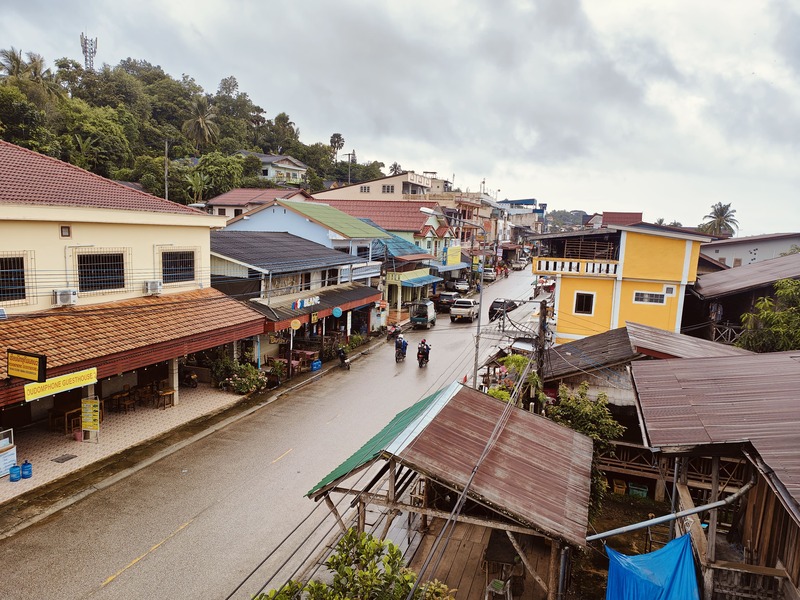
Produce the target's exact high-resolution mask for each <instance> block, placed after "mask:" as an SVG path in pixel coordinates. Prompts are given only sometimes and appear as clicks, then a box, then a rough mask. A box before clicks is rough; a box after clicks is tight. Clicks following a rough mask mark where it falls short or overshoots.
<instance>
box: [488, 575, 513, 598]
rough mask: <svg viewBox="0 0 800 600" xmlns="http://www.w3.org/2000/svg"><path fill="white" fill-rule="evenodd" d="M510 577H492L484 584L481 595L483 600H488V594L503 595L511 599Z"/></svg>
mask: <svg viewBox="0 0 800 600" xmlns="http://www.w3.org/2000/svg"><path fill="white" fill-rule="evenodd" d="M511 578H512V575H509V576H508V577H507V578H506V579H492V580H491V581H490V582H489V584H488V585H487V586H486V593H485V594H484V595H483V599H484V600H489V594H492V595H498V596H505V597H506V600H513V596H512V595H511Z"/></svg>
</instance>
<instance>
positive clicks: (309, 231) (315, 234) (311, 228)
mask: <svg viewBox="0 0 800 600" xmlns="http://www.w3.org/2000/svg"><path fill="white" fill-rule="evenodd" d="M226 229H230V230H232V231H288V232H289V233H291V234H292V235H296V236H297V237H301V238H303V239H306V240H309V241H312V242H316V243H317V244H321V245H323V246H325V247H326V248H333V240H332V239H331V238H330V236H329V235H328V229H327V228H326V227H323V226H322V225H318V224H317V223H313V222H312V221H309V220H308V219H306V218H305V217H303V216H300V215H298V214H297V213H295V212H292V211H291V210H289V209H287V208H283V207H282V206H270V207H267V208H264V209H262V210H259V211H258V212H256V213H253V214H252V215H250V216H249V218H247V219H239V220H238V221H236V222H235V223H229V224H228V226H227V227H226Z"/></svg>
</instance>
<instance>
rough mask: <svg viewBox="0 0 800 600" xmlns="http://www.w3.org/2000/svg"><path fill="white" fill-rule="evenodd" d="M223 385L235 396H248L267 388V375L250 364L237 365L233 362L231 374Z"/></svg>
mask: <svg viewBox="0 0 800 600" xmlns="http://www.w3.org/2000/svg"><path fill="white" fill-rule="evenodd" d="M224 383H225V386H226V387H228V388H229V389H231V390H233V391H234V392H236V393H237V394H250V393H252V392H257V391H259V390H263V389H264V388H266V387H267V374H266V373H264V372H262V371H259V370H258V369H257V368H256V367H254V366H253V365H251V364H250V363H245V364H239V363H238V362H236V361H234V369H233V374H232V375H231V376H230V377H228V378H227V379H225V381H224Z"/></svg>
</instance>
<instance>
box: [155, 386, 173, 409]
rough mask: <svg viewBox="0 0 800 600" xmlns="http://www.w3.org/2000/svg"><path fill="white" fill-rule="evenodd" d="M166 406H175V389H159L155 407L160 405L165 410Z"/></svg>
mask: <svg viewBox="0 0 800 600" xmlns="http://www.w3.org/2000/svg"><path fill="white" fill-rule="evenodd" d="M168 406H175V390H173V389H166V390H160V391H159V392H158V398H156V408H159V407H161V408H163V409H164V410H166V409H167V407H168Z"/></svg>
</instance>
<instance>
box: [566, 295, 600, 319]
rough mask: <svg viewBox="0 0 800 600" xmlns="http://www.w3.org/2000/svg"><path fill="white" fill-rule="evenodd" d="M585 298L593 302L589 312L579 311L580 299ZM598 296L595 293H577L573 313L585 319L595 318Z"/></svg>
mask: <svg viewBox="0 0 800 600" xmlns="http://www.w3.org/2000/svg"><path fill="white" fill-rule="evenodd" d="M579 296H580V297H585V298H589V299H590V300H591V303H592V305H591V308H590V310H589V311H585V310H578V297H579ZM596 296H597V294H596V293H595V292H584V291H576V292H575V297H574V300H573V303H572V312H573V314H576V315H581V316H584V317H593V316H594V308H595V299H596Z"/></svg>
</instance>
